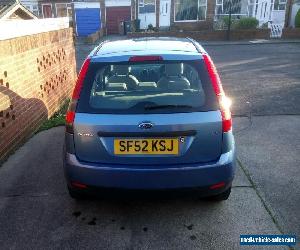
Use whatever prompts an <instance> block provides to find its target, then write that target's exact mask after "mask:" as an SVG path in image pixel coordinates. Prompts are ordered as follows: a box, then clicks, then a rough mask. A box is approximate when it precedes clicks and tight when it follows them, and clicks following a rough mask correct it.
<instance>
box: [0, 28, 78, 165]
mask: <svg viewBox="0 0 300 250" xmlns="http://www.w3.org/2000/svg"><path fill="white" fill-rule="evenodd" d="M75 68H76V63H75V50H74V45H73V32H72V29H70V28H67V29H62V30H57V31H51V32H45V33H40V34H35V35H30V36H23V37H18V38H14V39H9V40H2V41H0V162H1V161H2V160H3V159H5V158H6V156H7V155H8V154H9V152H11V150H13V149H14V148H16V147H17V146H18V145H19V144H20V142H22V141H24V140H25V139H26V138H28V137H29V136H30V135H32V133H33V132H34V131H36V129H38V127H39V126H40V125H41V123H42V122H43V121H44V120H45V119H47V118H48V117H50V116H52V115H53V114H54V113H55V112H56V111H57V110H58V109H59V108H60V106H61V104H62V103H63V102H64V101H65V100H66V99H67V98H68V97H69V96H70V93H71V91H72V89H73V86H74V83H75V77H76V69H75Z"/></svg>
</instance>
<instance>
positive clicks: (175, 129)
mask: <svg viewBox="0 0 300 250" xmlns="http://www.w3.org/2000/svg"><path fill="white" fill-rule="evenodd" d="M229 106H230V105H229V99H228V98H227V97H226V96H225V93H224V91H223V88H222V85H221V81H220V78H219V76H218V73H217V71H216V68H215V66H214V64H213V62H212V60H211V58H210V57H209V55H208V54H207V53H206V51H205V50H204V49H203V48H202V47H201V46H200V45H199V44H198V43H197V42H195V41H193V40H191V39H177V38H143V39H130V40H122V41H107V42H104V43H102V44H100V45H99V46H98V47H96V48H95V49H94V50H93V51H92V52H91V53H90V55H89V56H88V57H87V59H86V60H85V62H84V64H83V66H82V69H81V71H80V74H79V77H78V81H77V83H76V86H75V89H74V93H73V96H72V103H71V105H70V108H69V111H68V112H67V115H66V124H67V125H66V141H65V153H64V170H65V176H66V180H67V185H68V189H69V192H70V195H71V196H72V197H73V198H81V197H82V196H84V195H86V194H88V193H90V192H93V191H96V192H97V189H98V188H121V189H145V190H160V189H174V190H175V189H179V188H180V189H182V188H196V190H197V191H199V194H201V195H203V196H210V197H211V198H213V199H215V200H225V199H227V198H228V197H229V194H230V190H231V183H232V180H233V177H234V169H235V145H234V137H233V134H232V119H231V113H230V109H229Z"/></svg>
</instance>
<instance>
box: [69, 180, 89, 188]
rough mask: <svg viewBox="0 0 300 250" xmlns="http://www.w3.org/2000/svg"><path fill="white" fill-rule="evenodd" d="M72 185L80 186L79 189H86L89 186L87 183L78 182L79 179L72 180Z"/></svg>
mask: <svg viewBox="0 0 300 250" xmlns="http://www.w3.org/2000/svg"><path fill="white" fill-rule="evenodd" d="M71 185H72V186H73V187H75V188H79V189H86V188H87V185H85V184H82V183H80V182H77V181H72V182H71Z"/></svg>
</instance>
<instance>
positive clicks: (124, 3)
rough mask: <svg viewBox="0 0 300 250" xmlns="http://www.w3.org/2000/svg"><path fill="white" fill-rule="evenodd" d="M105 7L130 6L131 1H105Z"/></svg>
mask: <svg viewBox="0 0 300 250" xmlns="http://www.w3.org/2000/svg"><path fill="white" fill-rule="evenodd" d="M105 6H106V7H113V6H131V0H105Z"/></svg>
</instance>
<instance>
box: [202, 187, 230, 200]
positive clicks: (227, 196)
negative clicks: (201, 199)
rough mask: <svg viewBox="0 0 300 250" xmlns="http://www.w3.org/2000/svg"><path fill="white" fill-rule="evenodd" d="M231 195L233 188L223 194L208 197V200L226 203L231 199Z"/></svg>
mask: <svg viewBox="0 0 300 250" xmlns="http://www.w3.org/2000/svg"><path fill="white" fill-rule="evenodd" d="M230 193H231V187H229V188H228V189H226V190H225V191H224V192H223V193H220V194H217V195H214V196H209V197H207V198H206V200H209V201H225V200H227V199H228V198H229V196H230Z"/></svg>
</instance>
